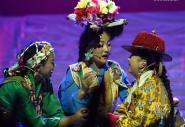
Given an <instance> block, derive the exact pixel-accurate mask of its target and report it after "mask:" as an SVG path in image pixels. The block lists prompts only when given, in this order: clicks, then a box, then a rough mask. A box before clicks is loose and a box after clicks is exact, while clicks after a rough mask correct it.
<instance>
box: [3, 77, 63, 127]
mask: <svg viewBox="0 0 185 127" xmlns="http://www.w3.org/2000/svg"><path fill="white" fill-rule="evenodd" d="M28 78H29V79H30V80H31V83H32V88H33V89H34V90H35V95H36V97H38V95H39V92H40V91H41V90H42V92H43V94H42V97H43V99H42V102H41V103H42V105H41V109H42V115H38V114H37V112H36V110H35V107H34V106H33V105H32V102H31V100H30V90H29V89H27V88H26V87H24V86H23V84H22V83H21V82H22V81H23V80H24V79H23V78H22V77H20V76H14V77H10V78H7V79H6V80H5V81H4V83H3V84H1V85H0V104H1V105H3V107H5V108H6V109H7V110H9V111H16V113H17V114H16V117H17V118H18V120H19V121H21V122H22V123H24V122H25V121H27V122H29V124H31V126H32V127H45V126H47V127H57V126H59V120H60V119H61V118H63V117H64V113H63V110H62V109H61V106H60V103H59V101H58V100H57V98H56V96H55V95H54V93H53V88H52V84H51V83H50V82H47V83H46V84H45V88H43V87H41V86H42V84H41V83H40V84H35V82H34V78H33V75H31V74H29V75H28Z"/></svg>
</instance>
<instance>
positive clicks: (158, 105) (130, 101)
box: [115, 32, 174, 127]
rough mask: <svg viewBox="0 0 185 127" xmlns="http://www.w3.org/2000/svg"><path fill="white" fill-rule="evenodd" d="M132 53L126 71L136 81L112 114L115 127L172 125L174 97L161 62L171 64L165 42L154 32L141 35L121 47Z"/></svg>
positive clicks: (141, 33)
mask: <svg viewBox="0 0 185 127" xmlns="http://www.w3.org/2000/svg"><path fill="white" fill-rule="evenodd" d="M122 47H123V48H124V49H126V50H127V51H129V52H131V56H130V57H129V58H128V64H129V68H128V70H129V72H130V73H131V74H132V75H133V76H134V77H135V79H136V81H135V82H134V83H133V85H132V87H130V88H129V95H128V96H127V98H126V100H125V102H124V103H122V104H121V105H120V107H119V108H118V109H117V110H116V111H115V114H118V116H119V117H118V119H117V121H116V125H117V126H118V127H140V126H142V127H148V126H150V127H158V126H163V127H171V126H173V123H174V122H173V114H174V107H173V98H172V93H171V89H170V81H169V79H168V77H167V76H166V73H167V71H166V69H165V66H164V65H163V64H162V62H163V61H172V57H171V56H170V55H168V54H166V53H165V42H164V40H163V39H162V38H161V37H159V36H158V35H157V34H155V33H150V32H140V33H138V34H137V35H136V37H135V39H134V40H133V42H132V45H131V46H122Z"/></svg>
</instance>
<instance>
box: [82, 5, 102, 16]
mask: <svg viewBox="0 0 185 127" xmlns="http://www.w3.org/2000/svg"><path fill="white" fill-rule="evenodd" d="M85 12H86V13H87V15H93V14H98V12H99V8H98V7H97V6H91V7H88V8H87V9H86V10H85Z"/></svg>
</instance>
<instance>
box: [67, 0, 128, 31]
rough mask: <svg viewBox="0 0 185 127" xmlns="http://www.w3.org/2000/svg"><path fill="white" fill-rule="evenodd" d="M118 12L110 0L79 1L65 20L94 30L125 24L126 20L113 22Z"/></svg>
mask: <svg viewBox="0 0 185 127" xmlns="http://www.w3.org/2000/svg"><path fill="white" fill-rule="evenodd" d="M118 10H119V7H118V6H116V4H115V3H114V2H113V1H112V0H80V1H79V2H78V4H77V6H76V7H75V8H74V13H72V14H69V15H68V17H67V18H68V19H70V20H73V21H75V22H76V23H79V24H82V25H89V26H90V28H94V29H100V28H104V27H113V26H118V25H125V24H127V20H126V19H119V20H115V15H116V14H118Z"/></svg>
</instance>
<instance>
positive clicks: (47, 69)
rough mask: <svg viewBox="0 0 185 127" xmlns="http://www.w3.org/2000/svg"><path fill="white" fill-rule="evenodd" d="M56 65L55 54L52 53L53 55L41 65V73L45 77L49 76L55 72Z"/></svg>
mask: <svg viewBox="0 0 185 127" xmlns="http://www.w3.org/2000/svg"><path fill="white" fill-rule="evenodd" d="M54 67H55V64H54V54H53V53H52V54H51V55H49V56H48V59H47V60H46V62H45V63H44V64H43V65H41V66H40V68H39V74H41V75H42V76H43V77H44V78H49V77H51V75H52V73H53V69H54Z"/></svg>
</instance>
